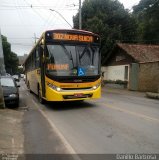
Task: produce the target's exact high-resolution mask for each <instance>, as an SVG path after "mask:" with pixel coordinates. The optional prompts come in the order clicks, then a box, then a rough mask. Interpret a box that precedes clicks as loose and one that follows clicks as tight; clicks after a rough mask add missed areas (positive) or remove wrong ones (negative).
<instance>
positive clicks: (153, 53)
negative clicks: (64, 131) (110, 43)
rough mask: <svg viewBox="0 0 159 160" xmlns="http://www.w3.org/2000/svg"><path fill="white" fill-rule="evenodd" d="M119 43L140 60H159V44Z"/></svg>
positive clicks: (129, 53)
mask: <svg viewBox="0 0 159 160" xmlns="http://www.w3.org/2000/svg"><path fill="white" fill-rule="evenodd" d="M117 45H118V46H119V47H120V48H121V49H123V50H124V51H125V52H126V53H127V54H128V55H130V56H131V57H133V58H134V59H135V60H137V61H138V62H153V61H159V45H145V44H126V43H118V44H117Z"/></svg>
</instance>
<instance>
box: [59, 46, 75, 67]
mask: <svg viewBox="0 0 159 160" xmlns="http://www.w3.org/2000/svg"><path fill="white" fill-rule="evenodd" d="M61 46H62V48H63V50H64V52H65V53H66V55H67V56H68V57H69V60H71V61H72V64H73V67H74V63H73V57H72V54H71V51H70V52H69V51H68V50H67V49H66V47H65V46H64V44H61Z"/></svg>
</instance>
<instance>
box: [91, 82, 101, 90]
mask: <svg viewBox="0 0 159 160" xmlns="http://www.w3.org/2000/svg"><path fill="white" fill-rule="evenodd" d="M99 86H100V83H98V84H97V85H95V86H93V87H92V89H93V90H96V89H97V88H98V87H99Z"/></svg>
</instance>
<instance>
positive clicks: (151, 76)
mask: <svg viewBox="0 0 159 160" xmlns="http://www.w3.org/2000/svg"><path fill="white" fill-rule="evenodd" d="M139 67H140V69H139V79H138V90H139V91H149V92H159V62H152V63H140V66H139Z"/></svg>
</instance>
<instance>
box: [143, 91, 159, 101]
mask: <svg viewBox="0 0 159 160" xmlns="http://www.w3.org/2000/svg"><path fill="white" fill-rule="evenodd" d="M146 96H147V97H148V98H153V99H159V93H152V92H147V93H146Z"/></svg>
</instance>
